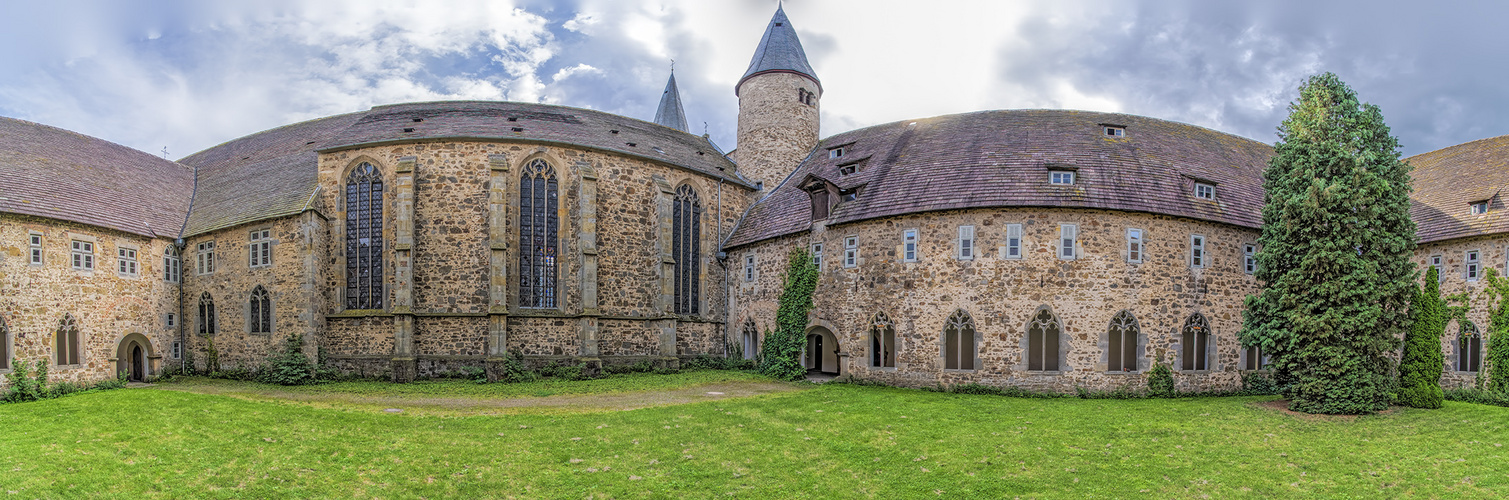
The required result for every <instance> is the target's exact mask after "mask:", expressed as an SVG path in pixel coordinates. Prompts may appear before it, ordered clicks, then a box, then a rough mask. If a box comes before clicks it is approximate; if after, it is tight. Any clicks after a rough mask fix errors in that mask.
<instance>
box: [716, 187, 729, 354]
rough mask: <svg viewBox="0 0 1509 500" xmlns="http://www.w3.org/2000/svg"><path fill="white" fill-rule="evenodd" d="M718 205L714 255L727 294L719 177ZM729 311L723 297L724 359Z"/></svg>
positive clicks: (726, 257)
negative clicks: (716, 237)
mask: <svg viewBox="0 0 1509 500" xmlns="http://www.w3.org/2000/svg"><path fill="white" fill-rule="evenodd" d="M717 203H718V222H717V224H714V226H716V227H717V233H718V240H717V241H718V251H717V253H716V254H714V255H716V256H717V258H718V267H721V268H723V279H724V280H725V281H724V282H723V293H725V294H726V293H729V289H730V287H729V286H728V282H727V281H726V280H727V279H728V266H727V265H726V263H727V261H728V255H727V254H725V253H723V178H722V177H718V201H717ZM728 309H729V307H728V297H723V357H724V358H727V357H728V318H729V314H730V313H729V310H728Z"/></svg>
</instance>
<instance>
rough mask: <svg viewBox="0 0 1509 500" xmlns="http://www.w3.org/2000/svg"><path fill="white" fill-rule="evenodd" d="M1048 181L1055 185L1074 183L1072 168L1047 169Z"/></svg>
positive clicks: (1070, 184)
mask: <svg viewBox="0 0 1509 500" xmlns="http://www.w3.org/2000/svg"><path fill="white" fill-rule="evenodd" d="M1048 183H1049V184H1053V185H1056V186H1072V185H1074V171H1073V170H1050V171H1048Z"/></svg>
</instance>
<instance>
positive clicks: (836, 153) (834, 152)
mask: <svg viewBox="0 0 1509 500" xmlns="http://www.w3.org/2000/svg"><path fill="white" fill-rule="evenodd" d="M828 157H829V158H843V157H844V148H833V149H830V150H828Z"/></svg>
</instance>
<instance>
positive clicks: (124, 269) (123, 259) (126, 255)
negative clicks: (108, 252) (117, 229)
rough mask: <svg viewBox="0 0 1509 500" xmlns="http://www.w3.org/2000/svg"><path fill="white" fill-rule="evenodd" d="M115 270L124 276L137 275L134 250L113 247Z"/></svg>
mask: <svg viewBox="0 0 1509 500" xmlns="http://www.w3.org/2000/svg"><path fill="white" fill-rule="evenodd" d="M115 262H116V266H115V270H116V272H118V273H120V274H122V275H125V276H136V275H137V262H136V249H135V248H126V247H115Z"/></svg>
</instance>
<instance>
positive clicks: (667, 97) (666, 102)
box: [655, 73, 689, 132]
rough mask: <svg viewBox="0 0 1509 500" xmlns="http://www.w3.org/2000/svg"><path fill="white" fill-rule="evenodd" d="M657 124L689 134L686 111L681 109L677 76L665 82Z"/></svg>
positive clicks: (656, 112) (656, 109) (656, 115)
mask: <svg viewBox="0 0 1509 500" xmlns="http://www.w3.org/2000/svg"><path fill="white" fill-rule="evenodd" d="M655 123H658V124H661V125H664V126H667V127H670V128H673V129H676V130H680V131H682V132H689V130H687V128H686V110H684V109H682V108H681V92H680V91H679V90H678V89H677V88H676V74H675V73H672V74H671V79H670V80H666V82H665V92H663V93H661V94H660V106H659V107H657V108H655Z"/></svg>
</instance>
